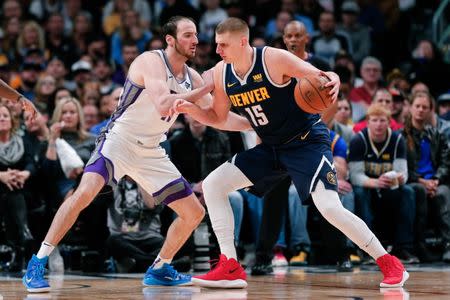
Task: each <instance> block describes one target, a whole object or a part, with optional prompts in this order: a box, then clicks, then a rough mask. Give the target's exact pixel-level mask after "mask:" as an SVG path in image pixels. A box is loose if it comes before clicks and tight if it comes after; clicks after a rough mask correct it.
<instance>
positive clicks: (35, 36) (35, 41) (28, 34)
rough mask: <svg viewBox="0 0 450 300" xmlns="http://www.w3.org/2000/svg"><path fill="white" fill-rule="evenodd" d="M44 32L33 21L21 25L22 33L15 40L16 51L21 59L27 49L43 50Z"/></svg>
mask: <svg viewBox="0 0 450 300" xmlns="http://www.w3.org/2000/svg"><path fill="white" fill-rule="evenodd" d="M45 47H46V45H45V37H44V30H43V29H42V27H41V26H39V24H38V23H36V22H35V21H28V22H26V23H25V24H24V25H23V28H22V31H21V32H20V34H19V36H18V38H17V51H18V52H19V54H20V55H21V56H22V57H23V56H25V55H26V53H27V51H28V49H32V48H38V49H40V50H41V51H42V52H44V50H45Z"/></svg>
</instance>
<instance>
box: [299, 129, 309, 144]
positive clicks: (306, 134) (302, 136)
mask: <svg viewBox="0 0 450 300" xmlns="http://www.w3.org/2000/svg"><path fill="white" fill-rule="evenodd" d="M310 131H311V130H310ZM310 131H308V132H307V133H305V134H304V135H301V136H300V139H301V140H302V141H303V140H304V139H306V137H307V136H308V135H309V132H310Z"/></svg>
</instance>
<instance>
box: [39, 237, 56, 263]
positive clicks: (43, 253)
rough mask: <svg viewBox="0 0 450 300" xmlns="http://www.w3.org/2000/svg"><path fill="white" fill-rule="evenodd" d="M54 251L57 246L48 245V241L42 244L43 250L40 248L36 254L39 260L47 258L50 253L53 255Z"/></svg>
mask: <svg viewBox="0 0 450 300" xmlns="http://www.w3.org/2000/svg"><path fill="white" fill-rule="evenodd" d="M53 249H55V246H53V245H52V244H50V243H47V242H46V241H43V242H42V244H41V248H39V252H38V253H37V254H36V256H37V258H39V259H42V258H44V257H46V256H49V255H50V253H52V251H53Z"/></svg>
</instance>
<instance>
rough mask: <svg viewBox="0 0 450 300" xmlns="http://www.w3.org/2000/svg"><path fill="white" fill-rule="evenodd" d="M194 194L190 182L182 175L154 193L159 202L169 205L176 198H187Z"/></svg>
mask: <svg viewBox="0 0 450 300" xmlns="http://www.w3.org/2000/svg"><path fill="white" fill-rule="evenodd" d="M191 194H192V189H191V186H190V185H189V183H188V182H187V181H186V179H184V178H183V177H180V178H178V179H176V180H174V181H172V182H169V183H168V184H166V185H165V186H164V187H163V188H161V189H160V190H159V191H157V192H155V193H153V194H152V196H153V198H155V200H156V202H157V203H163V204H165V205H168V204H170V203H172V202H174V201H176V200H179V199H182V198H185V197H187V196H189V195H191Z"/></svg>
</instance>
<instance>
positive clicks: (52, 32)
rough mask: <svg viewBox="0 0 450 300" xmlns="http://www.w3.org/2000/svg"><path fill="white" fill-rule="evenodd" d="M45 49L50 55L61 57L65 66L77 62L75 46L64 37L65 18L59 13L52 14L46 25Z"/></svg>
mask: <svg viewBox="0 0 450 300" xmlns="http://www.w3.org/2000/svg"><path fill="white" fill-rule="evenodd" d="M45 24H46V25H45V37H46V40H45V47H46V49H47V53H48V55H49V56H50V57H51V56H55V55H57V56H59V57H61V59H62V60H63V61H64V63H65V64H67V65H69V66H70V65H71V64H72V63H73V62H74V61H75V60H76V55H75V53H74V51H73V50H74V49H75V45H74V44H73V43H72V41H71V39H70V38H68V37H66V36H65V35H64V17H63V15H62V14H61V13H59V12H53V13H51V14H50V15H49V16H48V18H46V23H45Z"/></svg>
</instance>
